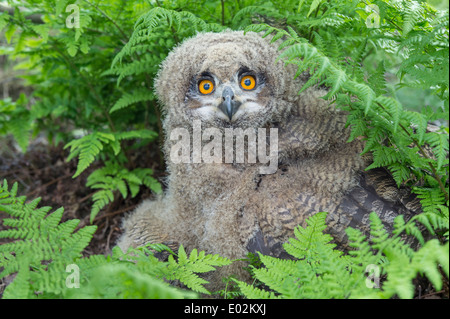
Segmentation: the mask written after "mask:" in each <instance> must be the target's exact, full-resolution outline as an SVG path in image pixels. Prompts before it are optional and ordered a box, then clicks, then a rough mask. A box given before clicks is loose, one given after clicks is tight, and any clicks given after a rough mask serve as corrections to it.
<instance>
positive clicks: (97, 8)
mask: <svg viewBox="0 0 450 319" xmlns="http://www.w3.org/2000/svg"><path fill="white" fill-rule="evenodd" d="M83 1H84V2H86V3H87V4H89V5H90V6H91V7H93V8H94V9H96V10H97V11H98V12H100V13H101V14H102V15H103V16H104V17H105V18H106V19H108V20H109V21H111V23H112V24H114V26H115V27H116V28H117V30H119V32H120V33H121V34H122V36H123V37H124V38H125V41H126V42H128V41H129V37H128V36H127V34H126V33H125V32H124V31H123V30H122V28H121V27H119V25H118V24H117V23H116V22H115V21H114V20H113V19H112V18H111V17H110V16H108V15H107V14H106V13H105V12H104V11H103V10H102V9H100V8H99V7H98V6H96V5H95V4H93V3H91V2H89V1H88V0H83Z"/></svg>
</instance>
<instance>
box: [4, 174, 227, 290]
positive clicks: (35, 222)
mask: <svg viewBox="0 0 450 319" xmlns="http://www.w3.org/2000/svg"><path fill="white" fill-rule="evenodd" d="M25 200H26V199H25V197H23V196H22V197H17V183H15V184H14V185H13V187H12V188H11V190H8V185H7V183H6V181H4V182H3V185H0V212H5V213H7V214H8V215H9V216H10V217H11V218H5V219H3V225H5V226H8V228H9V229H7V230H3V231H0V238H7V239H10V240H14V241H12V242H10V243H6V244H3V245H1V246H0V270H1V273H0V278H3V277H6V276H8V275H11V274H15V278H14V281H13V283H11V284H10V285H9V286H8V287H7V288H6V290H5V292H4V295H3V297H4V298H193V297H197V294H196V293H195V292H198V293H203V294H209V291H208V290H206V288H205V287H204V285H205V284H206V283H208V282H207V281H206V280H205V279H203V278H200V277H199V275H198V274H202V273H207V272H210V271H214V270H215V267H220V266H225V265H229V264H230V263H231V261H230V260H229V259H227V258H223V257H220V256H218V255H210V254H206V253H205V252H204V251H200V252H198V251H197V250H196V249H194V250H193V251H192V252H191V253H190V254H189V255H188V254H186V252H185V251H184V248H183V246H180V247H179V249H178V253H177V254H175V253H174V252H173V251H172V250H170V248H168V247H167V246H164V245H148V246H146V247H140V248H138V249H131V248H130V249H129V251H128V252H126V253H124V252H122V251H121V250H120V248H119V247H115V248H114V249H113V253H112V254H111V255H110V256H104V255H91V256H89V257H86V258H84V257H83V256H82V251H83V250H84V248H85V247H86V246H87V245H88V244H89V242H90V240H91V238H92V235H93V233H94V232H95V230H96V226H85V227H83V228H80V229H79V230H77V231H76V232H74V231H75V229H76V228H77V226H78V224H79V220H68V221H66V222H63V223H61V218H62V214H63V211H64V209H63V208H60V209H57V210H55V211H54V212H52V213H50V214H48V212H49V211H50V210H51V208H50V207H41V208H37V205H38V203H39V199H36V200H33V201H31V202H30V203H25ZM163 251H166V252H168V253H170V255H169V258H168V261H167V262H163V261H160V260H159V259H158V258H157V257H155V252H163ZM167 281H179V282H180V283H182V284H183V285H185V286H186V287H188V288H189V289H190V290H191V291H185V290H181V289H177V288H174V287H171V286H170V285H169V284H168V283H167Z"/></svg>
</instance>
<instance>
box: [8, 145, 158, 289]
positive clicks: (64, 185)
mask: <svg viewBox="0 0 450 319" xmlns="http://www.w3.org/2000/svg"><path fill="white" fill-rule="evenodd" d="M157 147H158V146H157V145H156V144H152V145H150V146H149V151H148V152H145V153H146V154H137V152H136V153H132V154H127V155H128V157H129V158H132V160H133V165H136V166H137V167H145V168H152V169H153V171H154V177H155V178H157V179H158V180H159V181H160V182H162V181H163V180H164V174H165V173H164V170H163V169H161V168H160V167H159V164H158V163H159V162H160V161H159V158H158V156H159V155H158V152H157V151H156V150H157ZM68 153H69V152H68V150H64V147H63V145H62V144H60V145H58V146H56V147H55V146H51V145H49V144H48V143H47V141H46V140H45V139H42V138H38V139H36V140H34V141H33V142H32V143H31V145H30V146H29V149H28V151H27V152H26V153H25V154H23V153H22V152H20V151H19V150H18V149H17V147H16V146H15V143H14V142H13V141H12V140H11V139H5V138H4V137H3V138H0V181H1V182H2V183H3V180H4V179H6V180H7V182H8V188H9V189H10V188H11V187H12V185H13V184H14V183H15V182H17V183H18V196H26V197H27V200H30V201H31V200H33V199H35V198H37V197H40V198H41V201H40V202H39V207H43V206H50V207H52V210H51V211H54V210H56V209H58V208H60V207H64V214H63V218H62V222H64V221H66V220H69V219H79V220H80V223H79V225H78V228H77V229H79V228H81V227H83V226H86V225H90V212H91V207H92V203H93V202H92V196H93V195H94V194H95V192H96V190H94V189H91V188H89V187H87V186H86V179H87V177H88V176H89V174H90V173H92V171H93V170H95V169H97V168H99V167H100V164H99V163H97V162H95V163H93V164H92V165H91V166H90V167H89V168H88V169H86V171H84V172H83V173H82V174H81V175H80V176H78V177H77V178H72V176H73V175H74V174H75V172H76V168H77V160H76V159H74V160H72V161H70V162H67V161H66V158H67V156H68ZM161 184H162V185H163V183H161ZM153 197H154V194H153V193H152V191H151V190H149V189H148V188H146V187H141V189H140V192H139V193H138V194H137V195H136V196H135V197H134V198H131V197H130V196H129V197H128V198H126V199H123V198H122V196H121V195H119V194H116V196H115V200H114V202H112V203H110V204H109V205H107V206H106V207H105V208H104V209H102V210H101V211H100V213H99V214H98V215H97V216H96V218H95V219H94V222H93V224H94V225H96V226H97V231H96V232H95V234H94V237H93V238H92V240H91V242H90V244H89V245H88V247H86V249H85V251H84V255H85V256H88V255H92V254H104V255H107V254H110V253H111V249H112V248H113V247H114V246H115V243H116V241H117V239H118V238H119V237H120V235H121V234H122V229H121V221H122V218H123V217H124V216H125V215H126V214H127V213H128V212H130V211H132V210H133V209H134V208H135V207H136V206H137V205H138V204H139V203H140V202H141V201H142V200H144V199H147V198H150V199H151V198H153ZM5 217H6V214H5V213H2V212H0V230H2V229H4V228H5V226H3V225H2V223H1V220H2V219H3V218H5ZM5 242H6V240H5V239H0V244H2V243H5ZM10 280H11V278H10V279H9V280H8V278H6V279H5V280H3V282H2V279H0V298H1V295H2V291H3V289H4V287H5V286H6V284H8V281H10Z"/></svg>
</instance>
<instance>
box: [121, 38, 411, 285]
mask: <svg viewBox="0 0 450 319" xmlns="http://www.w3.org/2000/svg"><path fill="white" fill-rule="evenodd" d="M277 48H278V45H277V43H272V44H271V43H270V39H269V38H262V37H261V36H260V35H259V34H256V33H251V32H248V33H247V34H244V33H243V32H240V31H226V32H222V33H200V34H198V35H197V36H195V37H193V38H190V39H188V40H186V41H184V42H183V43H182V44H181V45H179V46H178V47H176V48H175V49H174V50H173V51H172V52H171V53H170V54H169V55H168V57H167V58H166V60H165V61H164V62H163V64H162V66H161V69H160V72H159V74H158V76H157V79H156V82H155V89H156V93H157V96H158V97H159V100H160V102H161V105H162V106H163V110H164V120H163V127H164V131H165V136H166V139H165V142H164V153H165V160H166V163H167V169H168V178H167V181H166V183H167V191H166V192H165V194H164V195H162V196H160V197H159V198H157V199H156V200H153V201H150V200H146V201H144V202H143V203H142V204H141V205H140V206H139V207H138V208H137V209H136V210H135V211H134V212H133V213H131V214H130V215H129V216H128V217H127V218H125V219H124V223H123V227H124V234H123V236H122V237H121V238H120V239H119V242H118V245H119V246H120V247H121V248H122V250H124V251H126V250H127V248H128V247H130V246H133V247H136V246H140V245H144V244H147V243H165V244H168V245H169V246H171V247H173V248H176V247H177V246H178V245H180V244H182V245H183V246H184V247H185V248H186V249H187V250H191V249H193V248H197V249H199V250H205V251H206V252H208V253H214V254H220V255H222V256H225V257H228V258H231V259H238V258H243V257H245V256H246V255H247V253H248V252H256V251H260V252H262V253H264V254H269V255H273V256H277V257H283V256H284V252H283V249H282V244H283V243H284V242H286V241H287V240H288V238H290V237H293V230H294V227H295V226H297V225H299V224H300V225H304V222H305V219H306V218H308V217H310V216H311V215H313V214H314V213H317V212H320V211H326V212H329V214H328V217H327V218H328V220H327V222H328V226H329V227H328V232H329V233H330V234H331V235H333V236H334V238H335V240H336V242H337V243H338V244H340V245H341V247H343V248H345V247H346V246H345V245H346V235H345V232H344V229H345V228H346V227H348V226H352V227H355V228H359V229H361V230H363V231H366V230H367V229H368V224H369V223H368V217H369V214H370V212H372V211H375V212H377V214H378V215H379V216H380V218H381V219H382V220H383V222H385V223H386V225H392V222H393V219H394V218H395V217H396V216H397V215H399V214H404V215H405V219H408V218H409V217H410V216H411V215H412V214H413V212H414V211H416V210H417V209H418V204H417V202H416V201H414V200H411V198H409V193H402V191H401V190H398V189H397V187H396V185H395V183H394V182H393V180H392V179H390V177H389V176H388V175H387V174H386V173H385V172H384V171H383V170H381V169H380V170H375V171H370V172H364V169H365V168H366V167H367V166H368V164H369V160H370V159H369V158H363V157H361V156H360V153H361V151H362V149H363V147H364V145H363V141H360V140H355V141H353V142H351V143H347V140H348V137H349V129H347V128H346V127H345V124H346V113H345V112H343V111H341V110H338V109H335V108H333V107H332V106H330V105H329V102H328V101H325V100H323V99H321V98H320V97H322V96H324V95H325V94H326V90H325V88H321V87H310V88H308V89H307V90H305V91H304V92H303V93H301V94H298V92H299V90H300V89H301V87H302V85H303V84H304V83H305V82H306V81H307V79H308V75H307V74H302V75H301V76H299V77H297V78H296V79H294V75H295V72H296V68H294V66H292V65H287V66H285V65H284V63H283V62H282V61H277V57H278V56H279V54H280V52H279V51H278V49H277ZM263 133H264V134H263ZM271 133H272V135H271ZM275 133H276V134H275ZM243 135H244V137H242V136H243ZM274 135H276V136H274ZM230 136H231V138H230ZM256 137H257V138H256ZM272 137H274V138H273V139H272ZM275 137H277V138H278V139H276V138H275ZM255 140H256V141H257V144H258V145H257V147H255V145H254V144H255V143H254V141H255ZM213 142H214V143H213ZM238 146H241V147H238ZM242 146H243V147H242ZM260 146H261V151H260ZM230 148H231V150H232V151H231V152H230ZM242 148H243V153H242V154H240V153H239V152H238V149H239V150H240V149H242ZM267 150H268V151H269V153H270V156H271V157H270V159H271V160H272V162H273V161H276V169H275V170H274V171H273V172H270V173H262V170H261V169H262V168H264V167H266V168H267V166H268V165H269V164H268V161H267V160H266V161H265V162H263V161H258V160H256V161H255V158H258V159H260V158H261V159H262V158H264V155H267ZM256 153H257V154H256ZM230 154H231V155H230ZM256 155H258V156H256ZM242 159H244V161H242ZM251 159H252V160H251ZM271 164H273V163H271ZM227 274H235V275H237V276H240V277H241V278H245V276H246V275H247V273H246V272H245V271H243V270H242V269H241V268H240V265H239V263H233V264H232V266H231V267H229V268H228V269H227V268H224V269H223V270H221V272H219V273H218V274H216V275H217V276H224V275H227Z"/></svg>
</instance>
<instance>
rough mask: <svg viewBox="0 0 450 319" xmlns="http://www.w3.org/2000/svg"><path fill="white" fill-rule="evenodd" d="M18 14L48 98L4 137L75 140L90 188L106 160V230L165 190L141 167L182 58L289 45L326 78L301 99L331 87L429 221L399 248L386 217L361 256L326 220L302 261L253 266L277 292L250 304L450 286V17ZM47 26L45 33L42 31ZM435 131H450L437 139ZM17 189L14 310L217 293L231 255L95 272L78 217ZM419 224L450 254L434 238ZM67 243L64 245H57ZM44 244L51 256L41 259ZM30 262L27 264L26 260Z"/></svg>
mask: <svg viewBox="0 0 450 319" xmlns="http://www.w3.org/2000/svg"><path fill="white" fill-rule="evenodd" d="M6 4H8V5H9V6H11V7H13V8H14V13H13V14H12V15H9V14H7V13H0V32H3V34H4V36H5V39H6V42H7V45H6V46H4V47H0V52H1V53H2V54H7V55H8V57H9V58H10V59H16V62H17V65H16V69H18V70H23V72H24V75H23V76H22V78H23V79H24V80H25V85H27V86H30V87H32V89H33V92H32V94H31V95H29V96H25V95H21V96H20V97H19V98H18V99H17V100H15V101H13V100H11V99H3V100H1V101H0V135H6V134H11V135H13V136H14V138H15V140H16V141H17V143H18V145H19V146H20V147H21V149H22V150H23V151H26V149H27V146H28V144H29V140H30V137H34V136H36V135H37V134H45V135H46V136H47V137H48V138H49V140H50V141H52V142H54V143H58V142H63V143H64V144H65V145H66V148H67V149H69V151H70V154H69V156H68V160H73V159H75V158H77V159H78V167H77V171H76V172H75V174H74V177H78V176H79V175H81V174H82V173H83V172H85V171H86V169H88V168H89V167H91V166H92V165H93V164H94V162H96V161H97V162H99V163H100V165H99V166H100V168H98V169H96V170H94V171H93V172H92V173H90V175H89V177H88V181H87V183H88V185H89V187H91V188H93V189H97V190H98V191H97V192H96V193H95V195H94V196H93V206H92V210H91V221H92V220H93V219H94V218H95V216H96V215H97V214H98V213H99V212H100V210H101V209H102V208H103V207H105V205H107V204H108V203H110V202H111V201H113V200H114V199H115V198H117V197H119V196H122V197H123V198H125V197H128V196H136V194H137V193H138V192H139V189H140V186H142V185H145V186H146V187H148V188H150V189H152V190H153V191H154V192H160V191H161V186H160V185H159V183H158V182H157V181H156V180H155V179H154V178H153V177H152V174H153V171H152V170H150V169H148V168H137V167H138V166H137V165H136V163H133V162H132V160H130V156H128V154H129V152H130V151H131V150H132V149H136V150H138V151H139V150H142V149H143V148H144V147H150V145H154V147H157V146H156V143H154V142H155V139H156V137H159V138H160V139H161V138H162V136H161V133H162V129H161V127H162V126H161V114H160V109H159V105H158V101H157V100H156V97H155V96H154V94H153V93H152V88H153V81H154V77H155V76H156V74H157V71H158V66H159V65H160V63H161V61H163V59H164V58H165V57H166V55H167V54H168V52H170V50H171V49H172V48H173V47H174V46H176V45H177V44H179V43H180V42H181V41H183V39H185V38H187V37H190V36H193V35H195V34H196V32H199V31H215V32H218V31H221V30H223V29H225V28H230V29H233V30H238V29H243V30H245V31H255V32H262V34H265V36H269V35H271V36H273V38H272V39H273V41H276V40H279V43H280V57H279V58H280V59H282V60H283V61H285V63H288V64H294V65H295V66H296V67H297V68H298V71H297V76H298V75H300V74H301V73H302V72H305V71H307V72H309V73H310V74H311V77H310V80H309V81H308V82H307V83H306V85H305V86H304V87H302V88H299V89H300V90H301V91H303V90H305V89H306V88H307V87H311V86H314V85H324V86H326V87H328V88H329V92H328V94H327V95H326V96H324V97H323V98H324V99H329V100H330V101H332V102H333V103H334V104H335V106H336V107H338V108H341V109H343V110H346V111H348V113H349V116H348V123H347V124H348V125H349V126H350V127H351V135H350V141H351V140H354V139H357V138H363V139H364V140H365V141H366V146H365V149H364V151H363V154H367V155H369V154H370V155H371V156H372V157H373V163H372V164H371V165H370V166H369V167H368V168H367V169H372V168H377V167H386V168H388V170H389V171H390V173H391V175H392V177H393V178H394V179H395V181H396V183H397V185H398V186H406V187H409V188H411V189H412V190H413V192H414V193H415V194H416V195H417V196H418V197H419V199H420V200H421V204H422V209H423V212H422V213H421V214H418V215H416V216H415V217H414V218H413V219H412V220H410V221H408V222H405V221H404V220H403V219H402V218H401V217H397V219H396V220H395V222H394V226H395V227H394V232H393V233H392V234H387V233H386V231H385V230H384V228H383V227H382V225H381V224H380V222H379V220H377V218H376V217H375V216H374V215H372V216H371V221H372V226H371V237H370V238H365V237H364V236H363V235H362V234H361V233H360V232H358V231H356V230H351V229H349V230H348V235H349V237H350V239H351V242H352V245H353V246H354V250H353V251H351V252H349V253H347V254H344V253H342V252H339V251H338V250H336V248H335V247H334V245H333V244H331V243H330V240H331V238H330V237H329V236H328V235H326V234H324V233H323V230H324V227H325V224H324V220H325V214H318V215H316V216H314V217H313V218H311V219H310V220H309V224H308V226H307V227H306V228H301V227H298V228H297V229H296V230H295V238H293V239H291V240H290V242H289V243H287V244H286V245H285V249H286V250H287V252H288V253H289V254H291V255H292V256H293V258H295V260H278V259H275V258H272V257H269V256H263V255H261V254H260V255H259V258H260V260H261V262H262V263H263V264H264V265H265V268H258V267H252V272H253V274H254V276H255V278H257V279H258V280H259V282H260V283H261V282H262V283H264V284H265V285H267V286H269V287H270V288H271V290H269V291H267V290H263V289H261V288H260V287H257V286H253V285H250V286H249V285H246V284H243V283H239V287H240V288H241V292H242V293H243V294H244V295H245V296H247V297H261V298H269V297H270V298H272V297H287V298H291V297H301V298H327V297H334V298H356V297H370V298H389V297H392V296H399V297H402V298H411V297H412V291H413V290H412V289H413V288H412V284H411V281H412V279H413V278H415V276H417V274H419V275H422V274H424V275H426V276H427V277H428V278H429V280H430V281H431V282H432V283H433V285H434V287H435V288H436V289H439V287H440V285H441V277H440V276H439V275H438V272H437V269H438V268H437V265H438V264H439V265H440V267H441V269H443V270H444V273H445V274H446V276H447V277H448V236H449V233H448V229H449V225H448V224H449V210H448V206H449V195H448V194H449V186H448V180H449V179H448V165H449V162H448V142H449V141H448V134H449V130H448V116H449V90H448V88H449V76H448V74H449V18H448V11H436V10H435V9H433V8H432V7H431V6H430V5H428V3H427V2H424V1H414V0H400V1H391V0H374V1H359V0H351V1H337V0H336V1H335V0H332V1H322V0H295V1H294V0H289V1H279V0H246V1H234V2H232V1H219V0H213V1H206V0H201V1H181V0H179V1H175V0H171V1H141V0H135V1H131V2H130V1H124V0H113V1H108V3H102V2H98V1H92V0H78V1H74V0H63V1H59V0H58V1H56V0H44V1H34V0H30V1H22V2H21V3H20V6H19V4H18V3H17V1H12V0H11V1H6ZM69 4H75V5H77V6H78V8H79V12H80V20H79V22H80V27H79V28H70V27H68V25H67V24H66V22H67V21H66V20H67V19H69V20H70V17H69V15H70V14H71V13H72V12H69V11H67V12H66V8H67V5H69ZM36 13H38V14H40V15H41V20H42V21H41V22H39V21H35V20H31V19H28V18H29V17H30V16H31V15H32V14H36ZM70 21H74V20H73V19H72V20H70ZM2 30H3V31H2ZM430 122H431V123H434V124H435V125H437V126H438V128H437V129H433V130H431V129H430V127H429V125H428V124H429V123H430ZM80 132H81V134H80ZM152 142H153V144H150V143H152ZM5 185H6V183H5V184H4V185H3V188H2V193H0V200H3V201H6V202H2V203H0V205H2V206H0V207H1V208H2V209H4V210H9V211H14V213H15V214H16V215H14V216H16V217H15V219H7V220H6V221H5V225H8V223H10V226H11V227H16V226H19V228H18V229H16V230H7V231H6V232H5V233H3V235H2V236H4V237H8V238H17V239H18V241H17V244H14V245H16V246H17V248H16V246H14V245H13V243H11V244H5V245H2V248H1V249H2V250H1V253H2V258H3V259H2V261H1V264H0V267H4V270H3V272H2V275H3V276H6V275H7V274H12V273H17V275H16V277H15V280H14V281H13V283H12V284H11V285H10V286H8V288H7V290H6V291H5V297H14V296H23V297H33V296H37V297H39V296H40V297H50V294H54V295H55V296H63V297H67V296H73V297H82V296H91V297H105V296H115V297H120V298H133V297H143V298H154V297H161V296H167V297H177V298H178V297H192V296H193V295H191V294H189V293H187V294H186V292H185V291H180V290H177V289H173V288H170V287H169V286H168V285H167V284H166V283H164V282H163V281H161V279H162V278H164V279H166V280H178V281H181V282H183V283H184V284H185V285H186V286H187V287H190V288H192V289H193V290H195V291H197V292H205V291H204V286H203V285H204V281H203V279H201V278H200V277H198V276H197V275H196V274H197V273H202V271H212V267H215V266H218V265H221V264H226V262H225V261H224V260H222V259H220V258H219V257H218V256H216V257H212V256H211V257H207V256H209V255H204V254H203V255H202V253H201V252H200V253H199V252H197V251H193V252H191V254H190V255H189V256H188V255H187V254H186V253H185V252H184V250H183V249H181V250H180V252H179V253H178V257H176V255H175V254H174V253H169V254H170V257H169V260H168V261H167V262H166V263H162V262H159V261H158V260H157V259H156V258H155V257H154V255H153V253H154V250H155V247H153V248H152V249H148V248H142V249H141V250H136V251H134V252H132V253H130V254H126V255H124V254H123V253H122V252H119V251H117V250H115V251H114V254H113V255H112V256H108V257H103V256H91V257H89V258H80V253H81V251H82V249H83V247H82V246H83V245H87V241H88V239H89V238H90V237H89V236H91V235H92V231H93V228H89V227H84V228H82V229H80V230H79V231H77V232H75V233H74V230H75V229H76V227H77V223H76V221H67V222H65V223H60V216H61V214H62V209H60V210H56V211H55V212H53V213H52V214H50V215H49V216H47V213H48V212H49V210H50V209H49V208H40V209H36V205H37V201H32V202H31V203H28V204H25V199H24V198H21V197H15V190H14V187H13V190H12V192H11V193H12V194H13V195H11V196H10V195H5V194H7V193H6V192H7V187H6V186H5ZM1 194H3V195H1ZM8 194H9V193H8ZM1 196H3V197H1ZM8 201H10V202H8ZM15 205H16V206H15ZM17 205H18V206H17ZM33 205H34V206H33ZM26 212H28V213H26ZM30 212H33V213H30ZM34 212H37V213H36V214H34ZM22 214H24V216H25V215H26V216H29V217H26V218H22V217H21V216H22ZM46 216H47V217H46ZM50 216H53V217H51V218H49V217H50ZM21 218H22V219H21ZM30 218H31V219H32V220H33V223H31V222H30V221H31V219H30ZM27 220H28V221H27ZM49 223H50V224H49ZM14 225H16V226H14ZM22 225H23V227H22ZM33 225H34V226H33ZM419 225H421V226H423V227H425V228H427V230H428V231H429V232H430V233H431V234H434V235H437V236H438V238H440V241H441V242H440V243H439V242H438V241H437V240H436V239H432V240H425V238H424V236H423V234H422V231H421V230H420V229H421V228H420V227H419ZM41 226H42V227H41ZM84 229H86V230H84ZM82 230H84V233H83V232H81V231H82ZM80 232H81V233H80ZM78 233H80V234H79V235H77V234H78ZM405 233H406V234H409V235H412V236H414V237H415V238H416V239H417V240H418V241H419V242H420V243H421V248H420V249H419V250H418V251H417V252H414V251H413V250H412V249H410V247H409V245H408V244H406V243H404V242H403V241H402V239H401V238H402V237H401V236H403V235H404V234H405ZM54 234H59V235H58V236H55V237H49V236H54ZM401 234H403V235H401ZM14 236H15V237H14ZM20 236H22V237H20ZM33 236H35V237H33ZM46 236H47V237H46ZM76 236H78V237H76ZM80 236H81V237H80ZM41 237H42V239H39V238H41ZM74 238H77V240H78V239H80V242H79V243H77V244H78V245H74V249H73V250H70V248H71V247H69V244H68V243H69V242H71V240H73V239H74ZM29 239H30V240H32V241H36V243H35V245H36V246H34V247H38V248H39V247H42V249H35V250H33V251H30V248H29V247H28V246H27V245H29V244H27V243H28V240H29ZM8 245H9V246H8ZM52 245H53V246H52ZM3 247H6V248H3ZM26 247H28V248H26ZM56 247H59V248H58V249H59V250H61V251H63V252H64V253H63V254H62V255H61V256H60V257H55V256H54V253H52V250H51V249H53V251H56V250H58V249H57V248H56ZM62 247H64V248H62ZM14 249H18V250H17V251H19V252H20V251H21V250H20V249H23V252H22V253H19V254H14V255H11V254H10V252H11V251H13V250H14ZM41 250H42V252H41ZM6 252H8V253H6ZM28 255H30V256H28ZM49 257H52V258H49ZM53 257H55V259H54V260H55V261H53ZM444 257H445V258H446V259H445V258H444ZM58 258H59V259H58ZM191 258H192V259H191ZM69 259H70V260H69ZM73 260H76V261H77V265H78V264H79V266H80V269H83V271H82V272H81V273H82V282H83V286H82V287H83V288H82V289H80V290H74V289H71V290H67V289H65V286H64V285H63V284H61V281H58V282H56V281H57V280H58V279H55V281H53V279H52V278H62V277H64V276H66V275H67V274H66V273H62V272H61V270H62V269H64V267H63V265H66V264H71V263H73ZM126 261H132V262H126ZM367 265H375V266H377V267H380V268H379V269H380V270H381V276H382V278H384V279H385V281H384V282H383V285H382V288H381V290H379V289H367V288H366V285H365V282H366V281H365V279H366V277H367V275H366V274H365V273H366V267H367ZM405 265H407V266H405ZM402 266H403V268H402ZM136 267H137V268H136ZM139 267H141V268H139ZM90 269H92V271H90ZM137 269H138V270H137ZM370 269H372V268H370ZM370 271H372V270H370ZM370 271H369V272H370ZM53 272H54V274H53ZM100 273H105V274H110V275H111V276H98V274H100ZM50 274H51V275H50ZM175 274H176V275H175ZM83 276H84V277H83ZM40 278H42V280H41V279H40ZM114 278H117V280H116V281H115V280H114ZM39 285H41V286H39ZM106 287H108V289H106ZM44 288H45V289H44ZM103 288H105V289H103ZM226 293H227V292H226V291H225V292H224V294H226ZM236 295H237V294H236Z"/></svg>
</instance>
